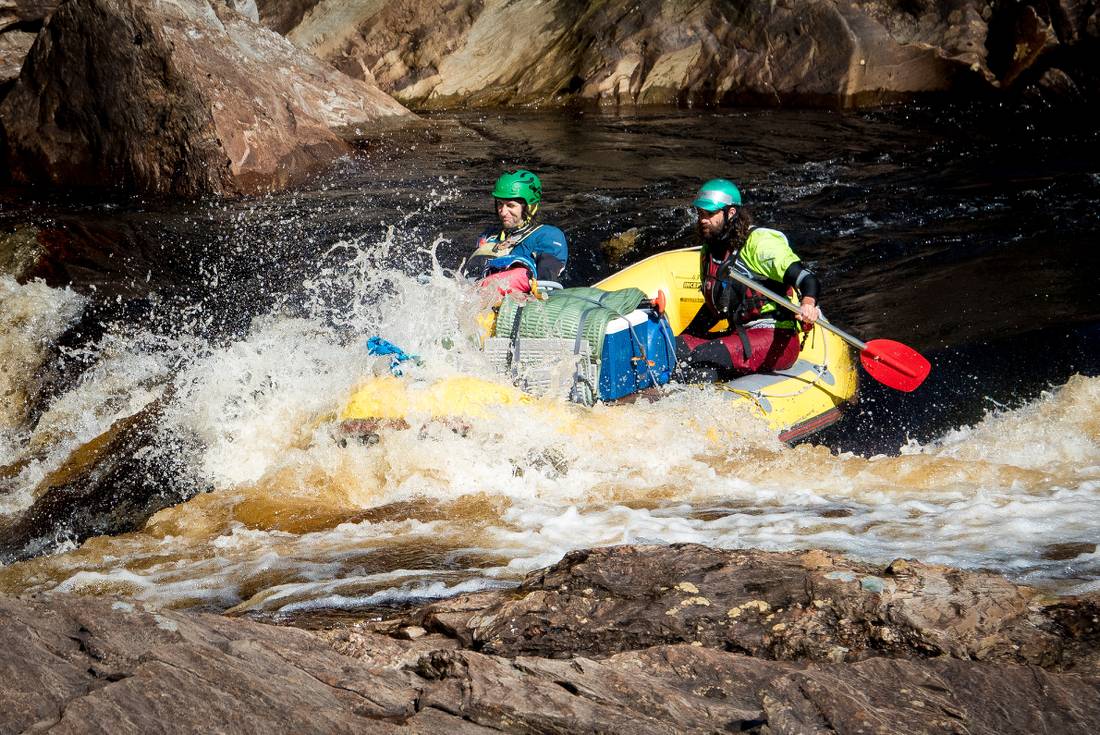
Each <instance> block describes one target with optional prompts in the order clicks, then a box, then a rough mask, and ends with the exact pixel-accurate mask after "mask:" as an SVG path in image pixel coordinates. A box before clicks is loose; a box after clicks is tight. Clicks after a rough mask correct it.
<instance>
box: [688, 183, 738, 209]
mask: <svg viewBox="0 0 1100 735" xmlns="http://www.w3.org/2000/svg"><path fill="white" fill-rule="evenodd" d="M731 205H736V206H738V207H740V206H741V192H740V191H738V190H737V187H736V186H734V184H733V182H732V181H726V180H725V179H711V180H710V181H708V182H707V183H705V184H703V186H702V187H700V189H699V193H698V194H697V195H696V197H695V201H694V202H692V203H691V206H693V207H697V208H699V209H705V210H707V211H708V212H717V211H718V210H719V209H725V208H726V207H729V206H731Z"/></svg>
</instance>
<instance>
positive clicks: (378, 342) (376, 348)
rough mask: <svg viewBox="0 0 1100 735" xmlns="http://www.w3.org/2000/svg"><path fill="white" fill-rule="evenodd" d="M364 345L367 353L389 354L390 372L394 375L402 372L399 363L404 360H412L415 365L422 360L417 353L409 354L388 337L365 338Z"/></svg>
mask: <svg viewBox="0 0 1100 735" xmlns="http://www.w3.org/2000/svg"><path fill="white" fill-rule="evenodd" d="M366 346H367V354H369V355H390V372H391V373H393V374H394V375H401V374H402V370H401V363H403V362H405V361H406V360H412V361H413V362H415V363H416V364H417V365H419V364H421V362H422V361H421V359H420V356H419V355H410V354H408V353H407V352H405V351H404V350H403V349H401V348H400V347H398V346H397V345H395V344H394V343H393V342H390V341H389V340H388V339H382V338H381V337H378V336H374V337H370V338H369V339H367V342H366Z"/></svg>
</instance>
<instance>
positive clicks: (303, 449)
mask: <svg viewBox="0 0 1100 735" xmlns="http://www.w3.org/2000/svg"><path fill="white" fill-rule="evenodd" d="M429 123H430V124H429V126H428V127H427V128H426V129H424V130H418V131H416V132H414V133H410V134H405V135H402V136H400V137H395V138H391V139H389V140H385V141H381V142H372V143H371V144H369V145H367V144H364V146H363V150H362V151H361V152H360V153H359V154H358V155H356V156H354V157H351V158H348V159H346V160H343V161H341V162H339V164H338V165H337V166H336V167H335V168H334V169H333V170H331V171H329V172H327V173H325V174H324V175H322V176H320V177H318V178H317V179H315V180H314V181H313V182H312V183H311V184H309V185H307V186H305V187H303V188H301V189H299V190H297V191H295V192H292V193H285V194H279V195H274V196H268V197H258V198H252V199H247V200H244V201H239V202H217V203H213V202H194V203H178V202H176V203H163V202H157V201H150V200H146V199H139V198H122V197H113V198H108V199H102V200H94V201H89V200H87V199H79V200H78V199H73V198H68V197H56V196H54V197H51V196H45V195H42V196H30V197H28V196H27V195H26V194H17V193H13V192H8V193H6V194H5V195H4V198H3V200H2V205H0V206H2V208H0V231H2V232H3V233H4V234H5V236H6V237H7V238H8V242H9V246H8V247H9V250H10V249H11V247H12V246H11V245H10V243H22V245H20V247H23V248H24V249H26V248H29V247H31V246H32V245H34V244H35V243H39V244H41V245H42V246H44V247H45V253H44V254H43V255H41V257H40V259H39V261H38V264H37V265H36V266H34V268H33V269H32V271H31V272H32V274H34V275H38V276H41V277H42V278H43V279H44V280H33V281H28V282H26V283H22V284H20V283H17V282H16V281H15V280H14V279H13V278H11V277H10V276H6V275H5V276H0V304H2V307H3V308H2V315H0V364H2V367H3V369H2V371H0V394H2V395H4V396H5V405H4V406H2V407H0V514H2V516H0V518H2V522H0V535H2V534H6V535H7V536H8V539H7V540H5V541H4V543H3V544H2V546H3V552H4V560H5V562H6V565H5V566H3V567H0V591H3V592H7V593H24V592H34V591H43V590H51V589H58V590H66V591H75V592H80V593H89V594H91V593H96V594H98V593H120V594H123V595H127V596H130V597H134V598H138V599H142V600H149V601H152V602H156V603H159V604H165V605H170V606H176V607H200V608H203V609H211V610H220V611H224V610H232V611H234V612H242V613H248V614H253V615H257V616H260V617H264V618H271V619H291V620H305V621H307V623H308V620H317V619H322V618H326V617H327V616H332V615H358V614H364V613H366V612H369V611H373V610H376V609H378V608H383V607H386V606H390V605H400V604H405V603H408V602H411V601H418V600H422V599H430V598H435V597H440V596H445V595H451V594H456V593H459V592H463V591H469V590H476V589H483V588H487V587H496V586H508V585H512V584H515V583H516V581H517V580H519V579H520V578H521V576H522V575H523V574H524V573H525V572H527V571H529V570H531V569H534V568H537V567H540V566H544V565H547V564H550V563H553V562H555V561H557V560H558V559H559V558H561V556H562V555H563V554H564V553H565V552H566V551H568V550H570V549H574V548H581V547H589V546H597V545H606V544H620V543H648V542H652V543H672V542H683V541H693V542H700V543H705V544H710V545H715V546H721V547H749V546H752V547H760V548H764V549H774V550H790V549H805V548H825V549H831V550H836V551H840V552H844V553H847V554H850V555H852V556H854V557H856V558H860V559H866V560H872V561H881V562H886V561H889V560H891V559H893V558H896V557H909V558H917V559H920V560H923V561H931V562H939V563H945V564H951V565H957V566H961V567H967V568H986V569H994V570H997V571H1000V572H1003V573H1004V574H1006V575H1008V576H1010V577H1011V578H1014V579H1017V580H1020V581H1025V582H1029V583H1033V584H1038V585H1041V586H1044V587H1047V588H1049V589H1051V590H1053V591H1055V592H1059V593H1072V592H1082V591H1086V590H1097V589H1100V555H1098V554H1097V550H1096V544H1097V543H1098V542H1100V412H1098V411H1097V407H1098V406H1100V377H1097V376H1098V375H1100V349H1098V347H1100V289H1098V288H1097V283H1098V279H1097V273H1098V272H1100V255H1098V252H1100V249H1098V248H1097V245H1098V242H1097V240H1098V237H1097V233H1098V232H1100V217H1098V214H1097V210H1096V202H1097V201H1098V200H1100V133H1098V132H1097V129H1096V127H1095V125H1089V124H1087V123H1086V122H1085V121H1083V120H1082V121H1080V123H1077V122H1076V121H1074V120H1068V121H1067V120H1052V119H1048V118H1043V117H1036V116H1034V115H1032V116H1024V115H1023V114H1021V113H1017V112H1009V111H1006V110H996V109H994V110H989V109H982V110H976V109H949V110H943V109H924V108H893V109H888V110H883V111H877V112H864V113H842V112H828V111H817V112H808V111H777V110H736V111H735V110H730V111H708V112H695V111H673V110H669V111H662V110H656V111H647V112H642V113H638V114H633V115H609V114H595V113H591V112H589V113H580V112H544V111H519V112H507V113H497V112H492V113H459V114H455V113H447V114H438V115H435V116H432V117H430V118H429ZM516 166H524V167H528V168H531V169H533V170H536V171H537V172H538V173H539V174H540V176H542V179H543V183H544V187H545V205H544V214H543V216H544V220H545V221H549V222H553V223H555V224H558V225H559V226H561V227H562V228H563V229H564V230H565V232H566V234H567V235H568V237H569V239H570V245H571V258H570V265H569V270H568V273H567V279H566V280H567V283H568V284H569V285H584V284H589V283H592V282H594V281H595V280H597V279H598V278H600V277H602V276H603V275H606V274H608V273H610V272H612V271H613V270H615V269H616V268H618V267H621V266H622V265H625V264H628V263H630V262H633V261H635V260H638V259H640V258H642V257H644V256H646V255H648V254H651V253H653V252H657V251H659V250H661V249H663V248H665V247H670V246H681V245H686V244H689V243H690V239H691V232H692V224H693V219H692V214H691V210H690V208H689V206H688V205H689V202H690V200H691V197H692V194H693V192H694V190H695V189H696V188H697V187H698V185H699V184H700V183H701V182H702V181H703V180H704V179H707V178H711V177H715V176H725V177H729V178H732V179H735V180H736V181H738V182H739V183H741V184H742V187H743V189H744V191H745V194H746V199H747V203H748V204H749V206H750V207H751V208H752V209H753V211H754V214H755V217H756V219H757V221H758V222H759V223H760V224H764V225H767V226H772V227H776V228H778V229H781V230H783V231H785V232H786V233H787V234H788V236H789V237H790V239H791V242H792V244H793V245H794V247H795V249H796V250H797V251H798V252H799V253H800V254H801V255H802V256H803V258H804V259H805V260H807V261H809V262H810V263H812V264H813V265H814V267H815V268H816V270H817V271H818V273H819V274H820V276H821V278H822V281H823V284H824V288H825V291H824V296H823V298H822V305H823V307H824V309H825V311H826V313H827V314H828V315H829V317H830V318H831V319H832V320H833V321H835V322H837V323H838V324H841V325H843V326H845V327H847V328H849V330H850V331H852V332H854V333H855V334H857V335H860V336H861V337H863V338H864V339H870V338H874V337H889V338H893V339H897V340H900V341H903V342H905V343H907V344H909V345H911V346H913V347H915V348H917V349H919V350H921V351H923V352H924V353H925V354H926V355H928V356H929V357H930V359H931V360H932V362H933V371H934V372H933V375H932V377H931V378H930V379H929V380H928V382H927V383H926V384H925V386H923V387H922V388H921V389H920V390H919V391H917V392H916V393H914V394H912V395H901V394H897V393H894V392H892V391H889V390H887V389H885V388H882V387H881V386H878V385H876V384H875V383H874V382H873V381H872V380H871V379H870V378H868V377H867V376H866V375H864V376H863V378H862V383H861V403H860V405H859V406H858V407H857V408H855V409H853V410H852V411H851V412H850V414H849V415H848V416H847V417H846V418H845V419H843V420H842V421H841V422H840V423H839V424H837V425H836V426H834V427H832V428H830V429H828V430H827V431H825V432H823V433H821V434H818V435H816V436H814V437H811V438H810V439H809V440H808V441H806V442H803V443H801V444H799V445H797V446H793V447H791V446H787V445H784V444H782V443H780V442H779V441H778V440H777V439H776V438H775V437H774V436H772V435H771V434H770V433H769V432H768V431H767V430H766V429H765V428H764V427H763V426H761V425H759V424H758V423H757V422H756V421H755V420H754V419H752V418H751V417H749V416H747V415H745V414H743V413H741V412H739V411H737V410H734V409H732V408H731V405H730V395H729V394H728V393H725V392H723V391H721V390H716V389H713V388H704V389H692V390H684V391H678V392H674V393H671V394H669V395H668V396H666V397H664V398H662V399H661V400H658V401H656V402H653V403H642V402H639V403H636V404H633V405H625V406H597V407H596V408H595V409H593V410H591V411H590V412H588V413H584V412H585V409H581V408H577V407H562V410H563V411H566V412H573V413H575V414H576V416H575V417H574V418H575V419H576V420H575V421H572V422H571V423H570V426H571V427H572V428H570V429H569V430H562V429H560V428H558V427H556V426H554V425H549V424H547V422H545V421H542V420H540V415H539V412H538V411H536V410H531V409H525V408H509V409H502V410H501V411H500V412H499V413H497V414H494V415H493V416H492V417H490V418H485V419H478V420H474V421H473V422H472V424H471V426H470V427H469V431H468V432H466V434H465V435H460V434H458V433H455V432H453V431H452V430H450V429H449V428H448V427H446V426H442V425H436V424H432V423H428V424H426V425H424V427H423V428H422V429H421V428H418V427H419V425H420V423H421V422H418V421H416V420H415V419H416V417H412V418H413V419H414V420H413V421H411V422H410V423H412V424H413V425H414V428H412V429H410V430H396V429H394V430H386V431H383V432H382V433H381V436H380V440H379V441H378V443H377V444H373V445H363V444H359V443H355V442H351V443H347V444H345V443H343V442H341V441H339V437H338V436H337V435H336V432H335V428H336V425H337V422H336V420H335V415H336V413H337V411H338V410H339V408H340V406H341V405H342V402H343V401H344V400H345V399H346V397H347V396H348V394H349V392H350V391H351V390H352V388H353V387H354V386H355V385H356V383H357V382H358V381H359V380H361V379H362V378H363V377H364V375H365V374H366V373H367V372H369V370H370V360H369V359H368V357H367V356H366V353H365V350H364V348H363V344H362V343H363V341H364V340H365V339H366V338H367V337H368V336H371V335H376V334H377V335H381V336H383V337H385V338H387V339H390V340H392V341H393V342H395V343H397V344H399V345H401V346H402V347H404V348H405V349H407V350H409V351H410V352H415V353H417V354H419V355H420V356H422V357H423V359H424V364H423V366H422V367H420V368H416V369H414V370H412V372H413V373H414V376H418V377H424V378H428V379H430V378H434V377H439V376H444V375H450V374H455V373H466V374H470V373H472V374H479V375H484V376H488V375H490V372H489V370H488V367H487V364H486V362H485V359H484V356H483V355H482V354H481V353H480V352H478V350H477V349H476V347H475V346H474V340H473V333H474V328H473V314H474V313H475V312H476V296H475V295H474V294H473V293H472V290H471V288H470V287H469V286H468V285H467V284H465V283H463V282H461V281H460V280H459V279H457V278H456V277H454V275H453V270H454V269H455V268H456V267H457V266H458V264H459V263H460V262H461V260H462V257H463V256H464V255H465V254H466V253H467V252H468V250H469V249H470V248H471V245H472V242H473V239H474V237H475V236H476V233H477V232H478V231H479V230H480V229H481V228H482V227H483V226H484V225H485V224H486V223H488V222H490V221H492V219H493V212H492V203H491V200H490V198H489V196H488V191H489V188H490V187H491V182H492V180H493V179H494V178H495V177H496V175H497V174H498V173H499V172H500V171H502V170H503V169H505V168H513V167H516ZM36 232H37V236H36V235H35V234H34V233H36ZM28 233H31V234H28ZM28 243H30V244H29V245H28ZM36 247H37V246H36ZM6 257H9V258H10V257H12V256H6ZM51 488H52V489H51ZM89 488H97V490H96V492H98V495H96V497H97V498H98V499H97V500H95V501H89V500H87V499H86V498H87V495H85V496H83V497H85V499H84V500H81V499H80V498H79V497H78V496H79V494H80V492H85V491H88V489H89ZM47 500H48V502H46V501H47ZM153 511H156V512H155V513H153ZM150 513H153V514H152V515H151V517H148V518H147V520H146V517H147V516H149V514H150ZM93 516H94V517H95V518H96V519H98V520H96V521H95V522H89V520H88V519H89V518H91V517H93ZM102 531H109V532H110V533H109V534H108V535H99V536H96V535H95V534H96V533H99V532H102ZM18 533H21V534H22V536H21V537H20V538H19V539H16V536H17V535H18ZM89 536H90V538H88V537H89ZM307 623H303V624H307Z"/></svg>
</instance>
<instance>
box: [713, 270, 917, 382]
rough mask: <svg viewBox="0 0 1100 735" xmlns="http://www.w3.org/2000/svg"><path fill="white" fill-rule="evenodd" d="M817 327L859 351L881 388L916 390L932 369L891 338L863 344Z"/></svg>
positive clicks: (785, 302)
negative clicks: (881, 385) (883, 386)
mask: <svg viewBox="0 0 1100 735" xmlns="http://www.w3.org/2000/svg"><path fill="white" fill-rule="evenodd" d="M728 275H729V277H730V278H731V279H733V280H734V281H737V282H738V283H740V284H741V285H742V286H747V287H748V288H751V289H752V290H753V291H756V292H758V293H761V294H764V295H765V296H767V297H768V298H769V299H771V300H772V301H774V302H775V303H777V304H779V305H780V306H782V307H783V308H785V309H788V310H790V311H793V312H794V313H796V314H797V313H798V312H799V308H798V305H797V304H795V303H794V302H793V301H791V300H790V299H787V298H786V297H784V296H780V295H779V294H777V293H776V292H775V291H772V290H771V289H769V288H767V287H766V286H763V285H761V284H759V283H757V282H756V281H754V280H752V279H751V278H746V277H744V276H742V275H741V274H739V273H735V272H734V271H732V270H730V271H728ZM817 324H820V325H821V326H822V327H823V328H825V329H828V330H829V331H830V332H832V333H833V334H835V335H836V336H838V337H840V338H841V339H842V340H844V341H845V342H847V343H848V344H850V345H851V346H852V347H855V348H856V349H857V350H859V361H860V363H862V364H863V369H864V370H866V371H867V373H868V375H870V376H871V377H872V378H874V379H875V380H877V381H878V382H880V383H882V384H883V385H885V386H889V387H890V388H895V389H897V390H901V391H905V392H906V393H908V392H910V391H913V390H916V389H917V386H919V385H920V384H921V383H923V382H924V379H925V378H927V377H928V373H929V372H930V371H931V370H932V364H931V363H929V362H928V360H926V359H925V358H924V355H922V354H920V353H919V352H917V351H916V350H914V349H913V348H912V347H909V346H907V345H903V344H902V343H901V342H895V341H894V340H892V339H873V340H871V341H870V342H863V341H862V340H859V339H856V338H855V337H853V336H852V335H850V334H848V333H847V332H845V331H844V330H843V329H841V328H840V327H835V326H833V325H832V324H831V323H829V321H828V320H826V319H824V318H821V319H818V320H817Z"/></svg>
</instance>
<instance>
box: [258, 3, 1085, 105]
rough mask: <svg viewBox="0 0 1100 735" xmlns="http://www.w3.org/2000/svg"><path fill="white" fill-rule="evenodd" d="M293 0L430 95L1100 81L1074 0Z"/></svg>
mask: <svg viewBox="0 0 1100 735" xmlns="http://www.w3.org/2000/svg"><path fill="white" fill-rule="evenodd" d="M266 4H269V5H272V3H266ZM264 5H265V3H264V2H263V0H261V2H260V6H261V10H260V16H261V19H263V18H264V17H265V11H264V8H263V6H264ZM293 5H294V8H295V13H297V12H300V11H301V10H302V9H303V8H306V9H305V11H304V13H303V15H302V18H301V20H300V22H297V23H296V24H295V25H294V26H293V28H290V29H287V24H288V21H291V20H293V18H292V16H291V15H289V14H282V15H279V16H278V17H277V18H276V16H275V15H273V14H269V15H268V16H267V17H268V18H269V21H268V22H269V23H270V24H272V27H279V29H280V30H281V31H286V32H288V35H289V38H291V39H292V40H293V41H295V42H296V43H298V44H300V45H301V46H302V47H303V48H307V49H309V50H311V51H313V52H314V53H316V54H317V55H318V56H320V57H321V58H324V59H327V60H329V61H331V62H332V63H333V64H335V65H336V66H337V67H339V68H340V69H342V70H343V71H345V72H347V73H348V74H351V75H352V76H356V77H359V78H365V79H370V78H372V77H373V78H374V79H375V80H377V81H378V83H379V85H380V86H381V87H382V88H383V89H385V90H386V91H389V92H391V93H392V94H394V95H395V96H396V97H397V98H398V99H399V100H401V101H402V102H405V103H406V104H411V105H418V106H423V107H452V106H464V105H468V106H490V105H502V104H530V103H557V104H561V103H568V102H571V101H576V100H588V101H597V102H599V103H602V104H722V103H738V102H753V103H759V104H767V105H774V104H829V105H832V104H840V105H862V104H875V103H881V102H885V101H891V100H897V99H904V98H907V97H909V96H912V95H915V94H922V93H941V92H954V93H959V94H962V95H964V96H972V95H974V94H975V93H979V94H991V93H996V92H997V90H999V89H1002V88H1010V87H1030V86H1034V85H1045V88H1047V89H1060V88H1066V89H1069V90H1070V91H1077V90H1078V87H1079V86H1080V84H1081V83H1082V82H1085V83H1090V84H1091V83H1092V82H1094V81H1095V80H1094V79H1092V77H1091V76H1090V73H1089V72H1088V69H1089V68H1091V66H1090V64H1089V62H1088V55H1089V49H1090V48H1092V49H1093V50H1095V45H1094V44H1095V42H1096V40H1097V22H1096V12H1097V11H1096V10H1095V9H1094V8H1093V9H1091V10H1089V9H1088V8H1080V7H1078V4H1076V3H1071V2H1068V1H1067V2H1063V3H1003V4H990V3H989V2H985V1H983V0H954V1H952V2H934V1H933V0H917V2H906V3H902V2H889V3H881V2H867V1H863V2H858V1H857V2H849V1H848V0H824V1H822V2H812V3H806V2H780V3H776V2H765V1H764V0H750V1H749V2H744V3H731V2H725V1H723V0H676V1H671V0H642V1H641V2H637V1H636V0H610V1H609V2H600V3H591V2H585V1H583V0H545V1H544V0H454V1H453V2H448V3H443V4H440V3H432V2H423V1H422V0H420V1H418V0H404V1H403V2H394V3H381V2H368V3H363V2H355V1H354V0H320V2H312V3H311V2H300V3H295V4H293ZM269 12H270V11H269ZM1059 64H1061V65H1062V66H1063V67H1064V68H1059V67H1058V66H1057V65H1059ZM1059 72H1060V74H1059ZM1044 74H1047V78H1046V80H1045V81H1038V80H1039V78H1040V77H1041V76H1043V75H1044ZM1050 75H1053V76H1050ZM1093 76H1094V75H1093Z"/></svg>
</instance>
